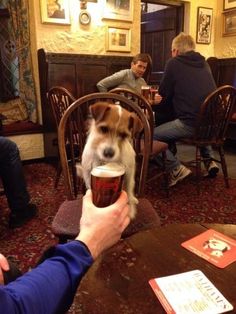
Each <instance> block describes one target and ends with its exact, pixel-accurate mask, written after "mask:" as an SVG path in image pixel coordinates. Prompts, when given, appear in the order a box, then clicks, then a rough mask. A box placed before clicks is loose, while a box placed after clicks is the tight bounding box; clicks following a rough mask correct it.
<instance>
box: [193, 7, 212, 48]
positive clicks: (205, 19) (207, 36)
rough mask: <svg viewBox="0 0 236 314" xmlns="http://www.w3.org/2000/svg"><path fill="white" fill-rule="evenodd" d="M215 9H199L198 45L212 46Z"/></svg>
mask: <svg viewBox="0 0 236 314" xmlns="http://www.w3.org/2000/svg"><path fill="white" fill-rule="evenodd" d="M212 18H213V9H211V8H203V7H198V11H197V39H196V42H197V43H198V44H210V42H211V32H212Z"/></svg>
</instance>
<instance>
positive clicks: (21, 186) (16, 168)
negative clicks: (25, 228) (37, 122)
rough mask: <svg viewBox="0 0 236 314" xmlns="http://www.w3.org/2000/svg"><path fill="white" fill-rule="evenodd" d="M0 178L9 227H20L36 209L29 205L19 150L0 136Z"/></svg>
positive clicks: (31, 216)
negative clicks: (5, 199) (8, 210)
mask: <svg viewBox="0 0 236 314" xmlns="http://www.w3.org/2000/svg"><path fill="white" fill-rule="evenodd" d="M0 178H1V179H2V183H3V187H4V191H5V193H6V197H7V201H8V205H9V208H10V210H11V213H10V219H9V227H10V228H17V227H21V226H22V225H23V224H24V223H26V222H27V221H28V220H30V219H32V218H33V217H34V216H35V215H36V213H37V208H36V206H35V205H34V204H31V203H30V196H29V193H28V191H27V188H26V182H25V178H24V174H23V169H22V163H21V160H20V155H19V149H18V147H17V145H16V144H15V143H14V142H12V141H11V140H9V139H8V138H6V137H2V136H0Z"/></svg>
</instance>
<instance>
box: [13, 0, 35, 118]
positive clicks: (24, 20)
mask: <svg viewBox="0 0 236 314" xmlns="http://www.w3.org/2000/svg"><path fill="white" fill-rule="evenodd" d="M7 8H8V10H9V13H10V19H11V23H12V36H13V38H14V41H15V44H16V50H17V55H18V59H19V93H20V98H21V100H22V101H23V102H24V103H25V105H26V108H27V111H28V115H29V120H30V121H32V122H37V110H36V108H37V103H36V102H37V100H36V91H35V82H34V78H33V72H32V58H31V50H30V29H29V24H30V21H29V8H28V0H8V1H7Z"/></svg>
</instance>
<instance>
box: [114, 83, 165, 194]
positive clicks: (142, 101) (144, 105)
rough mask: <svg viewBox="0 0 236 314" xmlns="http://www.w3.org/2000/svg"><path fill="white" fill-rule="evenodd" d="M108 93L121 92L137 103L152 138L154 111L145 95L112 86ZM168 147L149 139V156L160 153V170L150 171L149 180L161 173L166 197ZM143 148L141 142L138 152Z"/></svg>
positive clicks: (141, 151) (153, 156)
mask: <svg viewBox="0 0 236 314" xmlns="http://www.w3.org/2000/svg"><path fill="white" fill-rule="evenodd" d="M110 93H115V94H121V95H123V96H125V97H126V98H128V99H130V100H132V101H133V102H134V103H135V104H136V105H138V106H139V107H140V108H141V109H142V111H143V112H144V114H145V115H146V116H147V118H148V122H149V125H150V131H151V138H152V139H153V131H154V127H155V123H154V113H153V111H152V107H151V105H150V104H149V102H148V101H147V100H146V98H145V97H143V96H142V95H141V94H137V93H135V92H133V91H131V90H129V89H125V88H114V89H112V90H110ZM167 149H168V144H167V143H164V142H161V141H154V140H152V141H151V152H150V158H155V156H157V155H158V154H161V155H162V169H161V172H160V168H159V167H158V169H157V174H156V173H154V174H153V172H152V177H151V178H150V179H149V180H151V181H153V180H155V179H156V178H157V177H159V176H160V175H163V177H164V188H165V190H166V194H167V197H168V196H169V175H168V172H167V170H166V150H167ZM143 150H144V147H143V146H142V142H141V147H140V150H139V154H142V153H143Z"/></svg>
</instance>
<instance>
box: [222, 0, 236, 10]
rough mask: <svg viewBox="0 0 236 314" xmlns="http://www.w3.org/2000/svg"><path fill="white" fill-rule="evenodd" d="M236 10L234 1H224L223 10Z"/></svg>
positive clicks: (235, 0)
mask: <svg viewBox="0 0 236 314" xmlns="http://www.w3.org/2000/svg"><path fill="white" fill-rule="evenodd" d="M231 9H236V0H224V10H231Z"/></svg>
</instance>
